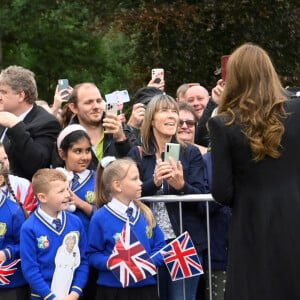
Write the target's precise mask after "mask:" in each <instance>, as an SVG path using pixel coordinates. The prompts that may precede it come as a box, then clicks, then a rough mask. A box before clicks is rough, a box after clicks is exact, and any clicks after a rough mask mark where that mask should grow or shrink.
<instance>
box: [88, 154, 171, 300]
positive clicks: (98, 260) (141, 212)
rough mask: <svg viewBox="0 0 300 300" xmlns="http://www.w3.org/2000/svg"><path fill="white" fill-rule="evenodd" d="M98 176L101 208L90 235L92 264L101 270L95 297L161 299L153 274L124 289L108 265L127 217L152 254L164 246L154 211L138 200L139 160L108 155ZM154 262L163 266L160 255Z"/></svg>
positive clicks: (156, 256) (89, 254)
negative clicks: (137, 161) (136, 161)
mask: <svg viewBox="0 0 300 300" xmlns="http://www.w3.org/2000/svg"><path fill="white" fill-rule="evenodd" d="M97 178H98V180H97V185H96V197H97V200H98V201H99V206H100V207H101V208H100V209H99V210H98V211H97V212H96V213H95V214H94V216H93V218H92V220H91V225H90V227H89V234H88V259H89V263H90V264H91V265H92V266H94V267H95V268H96V269H98V270H99V276H98V279H97V293H96V300H106V299H107V300H122V299H127V300H130V299H132V300H134V299H143V300H155V299H158V295H157V294H158V293H157V285H156V278H155V277H154V276H150V277H147V278H146V279H144V280H142V281H139V282H137V283H134V284H132V285H129V286H128V287H125V288H123V287H122V285H121V283H120V281H119V280H118V279H117V278H116V277H115V276H114V274H113V273H112V271H111V270H110V268H109V267H108V261H109V257H110V255H111V254H112V251H113V249H114V246H115V244H116V240H117V237H118V234H120V233H121V232H122V229H123V227H124V224H125V223H126V222H127V220H128V221H129V224H130V227H131V229H132V231H133V232H134V234H135V235H136V236H137V238H138V240H139V241H140V243H141V244H142V245H143V247H144V248H145V250H146V251H147V253H148V254H149V255H150V256H151V255H153V254H154V253H156V252H157V251H159V250H160V249H162V248H163V247H164V246H165V241H164V236H163V233H162V231H161V229H160V228H159V227H158V225H156V222H155V219H154V216H153V214H152V212H151V210H150V209H149V207H148V206H146V205H145V204H143V203H142V202H141V201H140V200H138V199H139V198H140V197H141V191H142V182H141V181H140V177H139V171H138V168H137V165H136V163H135V162H134V161H133V160H131V159H129V158H123V159H117V160H115V158H114V157H109V156H108V157H105V158H104V159H102V160H101V164H100V165H99V167H98V170H97ZM128 211H130V215H128ZM153 262H154V264H155V265H156V266H160V265H161V264H162V263H163V258H162V256H161V254H158V255H155V256H154V258H153Z"/></svg>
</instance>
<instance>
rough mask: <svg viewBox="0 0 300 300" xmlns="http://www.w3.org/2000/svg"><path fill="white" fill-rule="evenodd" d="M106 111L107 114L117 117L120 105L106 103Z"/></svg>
mask: <svg viewBox="0 0 300 300" xmlns="http://www.w3.org/2000/svg"><path fill="white" fill-rule="evenodd" d="M105 111H106V112H107V113H111V114H114V115H117V114H118V103H116V102H111V103H106V107H105Z"/></svg>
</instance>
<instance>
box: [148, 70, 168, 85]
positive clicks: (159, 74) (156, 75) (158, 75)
mask: <svg viewBox="0 0 300 300" xmlns="http://www.w3.org/2000/svg"><path fill="white" fill-rule="evenodd" d="M164 74H165V71H164V69H162V68H159V69H152V70H151V78H152V80H153V81H154V83H160V82H161V81H163V80H164ZM156 80H157V81H158V80H159V81H158V82H157V81H156Z"/></svg>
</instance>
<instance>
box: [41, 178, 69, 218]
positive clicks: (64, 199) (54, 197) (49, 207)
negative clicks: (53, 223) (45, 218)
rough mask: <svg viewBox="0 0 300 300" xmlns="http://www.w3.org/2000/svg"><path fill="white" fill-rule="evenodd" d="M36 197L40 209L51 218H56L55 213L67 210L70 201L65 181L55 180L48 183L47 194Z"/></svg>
mask: <svg viewBox="0 0 300 300" xmlns="http://www.w3.org/2000/svg"><path fill="white" fill-rule="evenodd" d="M38 197H39V199H40V202H41V208H42V209H43V210H44V211H45V212H46V213H47V214H49V215H50V216H51V217H53V218H56V217H57V213H58V212H59V211H62V210H66V209H67V205H68V202H69V200H70V193H69V185H68V182H67V181H61V180H56V181H52V182H50V183H49V191H48V193H40V194H38Z"/></svg>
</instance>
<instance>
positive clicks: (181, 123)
mask: <svg viewBox="0 0 300 300" xmlns="http://www.w3.org/2000/svg"><path fill="white" fill-rule="evenodd" d="M184 123H185V124H186V126H187V127H193V126H195V125H196V121H194V120H186V121H183V120H179V126H182V125H183V124H184Z"/></svg>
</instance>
